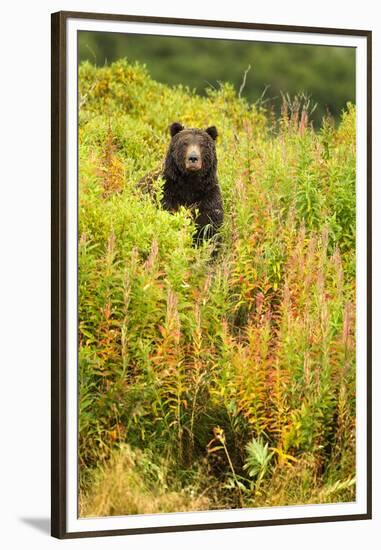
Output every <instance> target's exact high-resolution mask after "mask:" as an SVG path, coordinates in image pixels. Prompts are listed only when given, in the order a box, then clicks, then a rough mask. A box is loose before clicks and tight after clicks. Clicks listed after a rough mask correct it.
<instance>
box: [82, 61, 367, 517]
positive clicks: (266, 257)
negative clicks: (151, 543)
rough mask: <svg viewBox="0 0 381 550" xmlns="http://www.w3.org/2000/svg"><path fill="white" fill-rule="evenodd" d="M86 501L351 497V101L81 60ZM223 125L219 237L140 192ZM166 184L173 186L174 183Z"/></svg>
mask: <svg viewBox="0 0 381 550" xmlns="http://www.w3.org/2000/svg"><path fill="white" fill-rule="evenodd" d="M79 89H80V93H79V251H78V254H79V275H78V276H79V341H80V346H79V398H80V403H79V467H80V513H81V515H83V516H94V515H98V516H101V515H124V514H135V513H154V512H170V511H184V510H203V509H223V508H238V507H257V506H273V505H285V504H300V503H323V502H343V501H352V500H354V498H355V171H356V165H355V108H354V107H353V105H351V104H348V105H347V109H346V110H345V112H343V113H342V117H341V122H340V124H339V125H338V126H337V127H335V125H334V124H333V123H332V121H330V120H329V119H325V120H324V121H323V123H322V126H321V129H320V130H319V131H318V132H317V131H314V129H313V128H312V126H311V125H310V123H309V121H308V102H306V101H305V100H304V98H303V97H299V98H295V99H290V98H287V97H285V98H284V103H283V109H282V116H281V117H280V119H279V120H274V118H273V117H272V116H270V115H268V113H266V111H265V110H264V109H263V108H261V106H260V105H258V104H257V105H254V106H253V105H250V104H248V103H247V102H246V100H244V99H242V98H239V97H238V94H237V93H236V91H235V90H234V89H233V87H232V86H231V85H229V84H224V85H221V87H220V88H219V89H218V90H214V89H210V90H208V91H207V94H206V96H205V97H200V96H198V95H196V94H195V93H193V92H190V91H189V90H188V89H186V88H184V87H181V86H179V87H174V88H171V87H168V86H166V85H164V84H160V83H158V82H155V81H153V80H152V79H151V78H150V76H149V74H148V73H147V71H146V69H145V68H144V67H142V66H139V65H136V64H129V63H128V62H127V61H126V60H123V61H118V62H116V63H114V64H112V65H111V66H106V67H102V68H95V67H94V66H92V65H91V64H89V63H82V64H81V65H80V68H79ZM176 120H178V121H180V122H181V123H183V124H184V125H186V126H195V127H201V128H205V127H207V126H210V125H216V126H217V128H218V131H219V138H218V142H217V154H218V163H219V164H218V173H219V180H220V184H221V188H222V194H223V198H224V204H225V223H224V226H223V229H222V247H221V251H220V254H219V256H218V258H217V259H216V260H214V261H211V259H210V258H211V255H210V252H211V248H212V247H213V243H209V244H205V245H204V246H202V247H200V248H194V247H193V246H192V232H193V231H194V227H193V224H192V220H191V219H190V216H189V213H188V212H187V211H186V210H185V209H184V210H181V211H179V212H178V213H176V214H174V215H172V214H170V213H168V212H165V211H163V210H162V209H161V208H160V205H159V200H157V201H155V200H151V199H150V198H149V197H148V196H145V195H142V194H141V193H139V192H137V190H136V187H135V186H136V183H137V182H138V180H139V179H140V178H141V177H142V176H143V175H145V174H146V173H147V172H149V171H150V170H153V169H156V168H157V167H158V166H160V164H161V162H162V159H163V157H164V155H165V151H166V148H167V146H168V142H169V134H168V125H169V124H170V123H171V122H173V121H176ZM159 197H160V189H159V188H158V199H159Z"/></svg>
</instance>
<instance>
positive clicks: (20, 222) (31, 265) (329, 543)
mask: <svg viewBox="0 0 381 550" xmlns="http://www.w3.org/2000/svg"><path fill="white" fill-rule="evenodd" d="M377 7H378V2H374V1H373V2H372V0H362V1H361V2H355V1H354V0H336V1H335V2H333V1H332V0H319V1H318V2H317V1H314V2H311V1H309V2H307V1H306V0H272V1H271V2H254V1H248V0H234V2H231V1H228V0H209V2H205V0H191V1H188V2H185V3H184V2H183V3H177V2H171V1H170V0H161V1H160V2H155V1H154V0H129V2H124V1H121V0H108V1H106V0H87V1H86V0H77V1H73V0H72V1H69V0H61V1H60V2H58V1H57V0H52V1H44V0H35V1H34V2H27V1H25V0H8V1H7V2H3V3H2V9H1V27H0V41H1V48H0V56H1V57H0V59H1V62H0V141H1V143H0V158H1V164H0V258H1V260H0V261H1V263H0V278H1V284H0V422H1V423H0V426H1V428H0V463H1V468H0V526H1V527H0V546H1V547H2V548H4V549H6V550H11V549H16V548H28V549H32V550H34V549H41V550H44V549H46V548H49V549H50V548H53V547H57V546H58V545H65V546H70V547H71V548H81V549H82V548H84V549H86V548H101V549H106V548H107V549H110V548H116V549H120V548H125V547H126V546H127V545H128V546H129V548H134V549H146V548H151V547H152V546H153V545H154V546H155V547H156V548H166V549H167V550H172V549H175V548H178V546H181V548H182V550H187V549H188V548H189V549H191V548H194V547H195V546H198V547H199V548H206V547H208V546H213V547H218V548H231V547H234V546H235V547H237V546H242V547H243V548H247V547H249V548H254V547H255V548H261V549H266V550H267V549H269V550H272V549H278V548H281V549H282V550H291V549H292V550H302V549H303V550H305V548H308V550H314V549H319V550H321V549H322V548H323V549H327V550H331V549H334V548H337V547H342V548H345V550H354V549H358V548H366V549H367V550H376V549H378V548H380V542H379V540H378V541H377V537H380V535H381V495H380V492H381V484H380V481H381V476H380V474H379V466H378V464H379V463H380V460H381V443H380V441H381V439H380V429H379V427H380V418H381V400H380V399H378V398H377V397H376V396H377V393H378V388H379V387H380V381H381V378H380V374H379V368H378V366H379V365H381V352H380V349H379V348H378V349H377V342H378V339H379V331H380V327H381V314H380V310H381V307H380V306H381V301H380V290H379V287H378V285H377V282H378V281H380V280H381V263H380V253H379V246H378V245H379V241H380V238H379V235H380V234H381V224H380V218H381V216H380V215H378V212H377V210H378V208H379V207H381V200H380V199H381V192H380V187H379V185H377V182H379V181H380V176H381V163H380V155H379V152H380V151H381V132H380V125H381V117H380V115H381V106H380V101H376V98H380V97H381V56H380V54H381V18H379V17H377V11H378V10H377ZM58 10H73V11H94V12H97V11H98V12H108V13H128V14H136V15H138V14H140V15H157V16H172V17H192V18H200V19H221V20H223V19H224V20H227V21H229V20H231V21H233V20H237V21H252V22H259V23H274V24H276V23H280V24H290V25H311V26H322V27H324V26H326V27H329V26H330V27H343V28H349V29H350V28H359V29H371V30H373V57H374V63H373V81H374V88H373V98H374V105H373V110H374V146H373V147H374V172H373V181H374V192H373V212H374V218H375V219H374V228H373V234H374V242H375V245H374V252H373V253H374V272H373V280H374V281H375V285H374V287H375V288H374V318H373V326H374V330H373V339H374V367H375V368H374V388H375V391H374V394H375V399H374V401H375V403H374V434H375V437H374V439H375V445H374V447H375V453H374V464H375V468H374V470H375V471H374V493H375V494H374V519H373V520H372V521H361V522H342V523H327V524H317V525H299V526H283V527H261V528H255V529H234V530H224V531H207V532H193V533H187V534H181V533H175V534H161V535H154V536H152V535H144V536H143V535H139V536H134V537H112V538H101V539H82V540H81V539H80V540H71V541H64V542H63V541H57V540H55V539H52V538H50V536H49V513H50V13H51V12H54V11H58ZM8 51H9V53H8ZM377 306H378V310H379V311H377ZM377 337H378V338H377Z"/></svg>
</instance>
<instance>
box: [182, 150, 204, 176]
mask: <svg viewBox="0 0 381 550" xmlns="http://www.w3.org/2000/svg"><path fill="white" fill-rule="evenodd" d="M201 167H202V160H201V151H200V147H199V146H198V145H195V144H192V145H190V146H189V147H187V150H186V153H185V168H186V169H187V170H192V171H196V170H201Z"/></svg>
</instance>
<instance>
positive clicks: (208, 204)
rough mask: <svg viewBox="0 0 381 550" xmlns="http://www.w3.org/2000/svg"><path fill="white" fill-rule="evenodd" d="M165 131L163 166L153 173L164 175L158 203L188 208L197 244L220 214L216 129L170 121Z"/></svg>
mask: <svg viewBox="0 0 381 550" xmlns="http://www.w3.org/2000/svg"><path fill="white" fill-rule="evenodd" d="M169 131H170V135H171V141H170V144H169V147H168V151H167V154H166V157H165V162H164V166H163V169H162V170H160V172H159V173H156V174H155V176H156V177H158V176H162V178H163V179H164V186H163V197H162V201H161V202H162V206H163V208H164V209H165V210H168V211H170V212H175V211H176V210H177V209H178V208H179V207H180V206H185V207H188V208H190V209H191V210H192V212H193V213H194V219H195V224H196V232H195V235H194V242H195V244H199V243H200V242H201V241H202V240H203V239H209V238H211V237H212V236H213V235H215V233H216V232H217V230H218V229H219V228H220V226H221V224H222V222H223V217H224V209H223V202H222V197H221V191H220V186H219V184H218V179H217V155H216V147H215V141H216V139H217V129H216V127H215V126H210V127H209V128H207V129H206V130H201V129H199V128H184V126H182V125H181V124H180V123H179V122H174V123H173V124H171V125H170V127H169ZM155 176H153V175H151V176H150V177H148V178H147V177H146V178H143V180H142V181H141V182H140V186H141V187H143V188H144V187H147V183H148V184H150V183H152V180H153V179H154V177H155Z"/></svg>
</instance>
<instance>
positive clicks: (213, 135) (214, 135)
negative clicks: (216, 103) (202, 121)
mask: <svg viewBox="0 0 381 550" xmlns="http://www.w3.org/2000/svg"><path fill="white" fill-rule="evenodd" d="M205 132H206V133H207V134H209V135H210V137H211V138H212V139H214V141H215V140H216V139H217V136H218V132H217V128H216V127H215V126H209V128H207V129H206V130H205Z"/></svg>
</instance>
